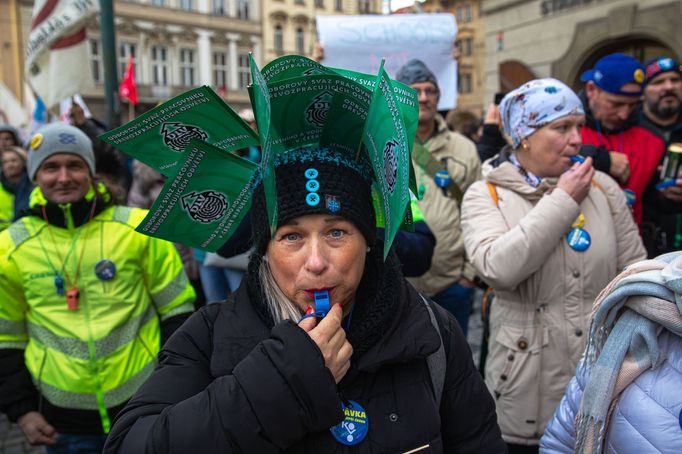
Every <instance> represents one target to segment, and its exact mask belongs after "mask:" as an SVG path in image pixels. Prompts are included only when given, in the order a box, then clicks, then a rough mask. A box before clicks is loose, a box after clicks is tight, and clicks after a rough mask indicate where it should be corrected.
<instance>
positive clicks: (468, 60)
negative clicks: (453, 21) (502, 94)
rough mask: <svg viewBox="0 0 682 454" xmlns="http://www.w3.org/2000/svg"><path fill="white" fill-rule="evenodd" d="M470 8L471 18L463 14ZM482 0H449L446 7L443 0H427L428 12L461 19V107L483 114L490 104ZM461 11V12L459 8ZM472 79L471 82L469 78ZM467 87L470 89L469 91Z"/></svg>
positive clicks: (425, 6)
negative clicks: (486, 92) (450, 15)
mask: <svg viewBox="0 0 682 454" xmlns="http://www.w3.org/2000/svg"><path fill="white" fill-rule="evenodd" d="M466 8H471V20H468V18H467V17H462V16H463V12H464V11H465V10H466ZM480 8H481V0H449V1H447V2H446V4H445V7H444V6H443V2H442V1H440V0H427V1H426V2H425V3H424V5H423V10H424V11H425V12H448V13H452V14H453V15H454V16H455V18H457V17H458V16H460V17H459V18H458V20H457V43H458V47H459V58H458V59H457V63H458V70H457V72H458V75H459V76H460V81H459V85H460V88H461V89H463V90H461V91H460V92H459V93H458V98H457V110H460V111H464V110H466V111H470V112H472V113H474V114H476V115H478V116H482V115H483V113H484V110H485V108H486V107H487V105H488V104H489V102H486V99H485V98H484V94H485V52H486V48H485V22H484V21H483V19H482V17H481V13H480ZM458 11H459V12H458ZM467 78H468V79H469V81H470V83H468V82H467V81H466V79H467ZM467 88H469V90H468V91H467Z"/></svg>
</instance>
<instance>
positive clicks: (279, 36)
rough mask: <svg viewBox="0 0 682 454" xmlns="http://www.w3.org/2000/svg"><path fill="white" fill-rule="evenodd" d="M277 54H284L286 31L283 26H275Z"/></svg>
mask: <svg viewBox="0 0 682 454" xmlns="http://www.w3.org/2000/svg"><path fill="white" fill-rule="evenodd" d="M274 45H275V52H277V53H282V52H284V31H283V30H282V26H281V25H275V42H274Z"/></svg>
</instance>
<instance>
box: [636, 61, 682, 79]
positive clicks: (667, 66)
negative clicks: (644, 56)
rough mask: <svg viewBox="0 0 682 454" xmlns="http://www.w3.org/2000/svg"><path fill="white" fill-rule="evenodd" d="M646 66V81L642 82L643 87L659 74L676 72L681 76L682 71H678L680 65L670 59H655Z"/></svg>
mask: <svg viewBox="0 0 682 454" xmlns="http://www.w3.org/2000/svg"><path fill="white" fill-rule="evenodd" d="M645 66H646V70H645V71H646V81H644V86H646V84H648V83H649V82H650V81H651V79H653V78H654V77H656V76H658V75H659V74H663V73H667V72H671V71H672V72H676V73H677V74H680V75H682V70H680V64H679V63H677V61H675V60H674V59H672V58H670V57H657V58H653V59H651V60H649V61H648V62H646V64H645Z"/></svg>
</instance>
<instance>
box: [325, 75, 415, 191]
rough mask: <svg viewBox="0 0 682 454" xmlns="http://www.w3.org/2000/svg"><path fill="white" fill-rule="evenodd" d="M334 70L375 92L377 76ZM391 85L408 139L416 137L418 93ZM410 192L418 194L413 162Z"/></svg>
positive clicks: (396, 84)
mask: <svg viewBox="0 0 682 454" xmlns="http://www.w3.org/2000/svg"><path fill="white" fill-rule="evenodd" d="M333 69H334V71H335V72H337V73H338V74H341V75H342V76H345V77H348V78H349V79H351V80H355V81H356V82H358V83H360V84H362V85H364V86H366V87H368V88H369V89H370V90H374V84H375V83H376V76H372V75H369V74H364V73H359V72H357V71H351V70H349V69H340V68H333ZM391 83H392V84H393V92H394V93H395V97H396V99H397V101H398V105H399V106H400V111H401V113H402V117H403V122H404V123H405V131H406V133H407V137H415V136H416V134H417V126H418V123H419V98H418V97H417V92H416V91H414V89H413V88H412V87H410V86H409V85H405V84H404V83H402V82H398V81H397V80H391ZM412 146H413V144H412V143H410V149H409V153H412ZM410 191H412V193H413V194H417V192H418V191H417V177H416V175H415V173H414V167H413V166H412V162H410Z"/></svg>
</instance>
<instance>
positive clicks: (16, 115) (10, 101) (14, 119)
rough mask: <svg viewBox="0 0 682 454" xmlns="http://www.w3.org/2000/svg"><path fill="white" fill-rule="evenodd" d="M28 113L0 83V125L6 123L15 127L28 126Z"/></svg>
mask: <svg viewBox="0 0 682 454" xmlns="http://www.w3.org/2000/svg"><path fill="white" fill-rule="evenodd" d="M28 120H29V117H28V113H27V112H26V110H25V109H24V108H23V106H22V105H21V103H20V102H19V100H17V98H15V97H14V93H12V91H11V90H10V89H9V88H7V86H6V85H5V84H3V83H2V82H0V123H7V124H10V125H12V126H15V127H22V128H25V127H27V126H28Z"/></svg>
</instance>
